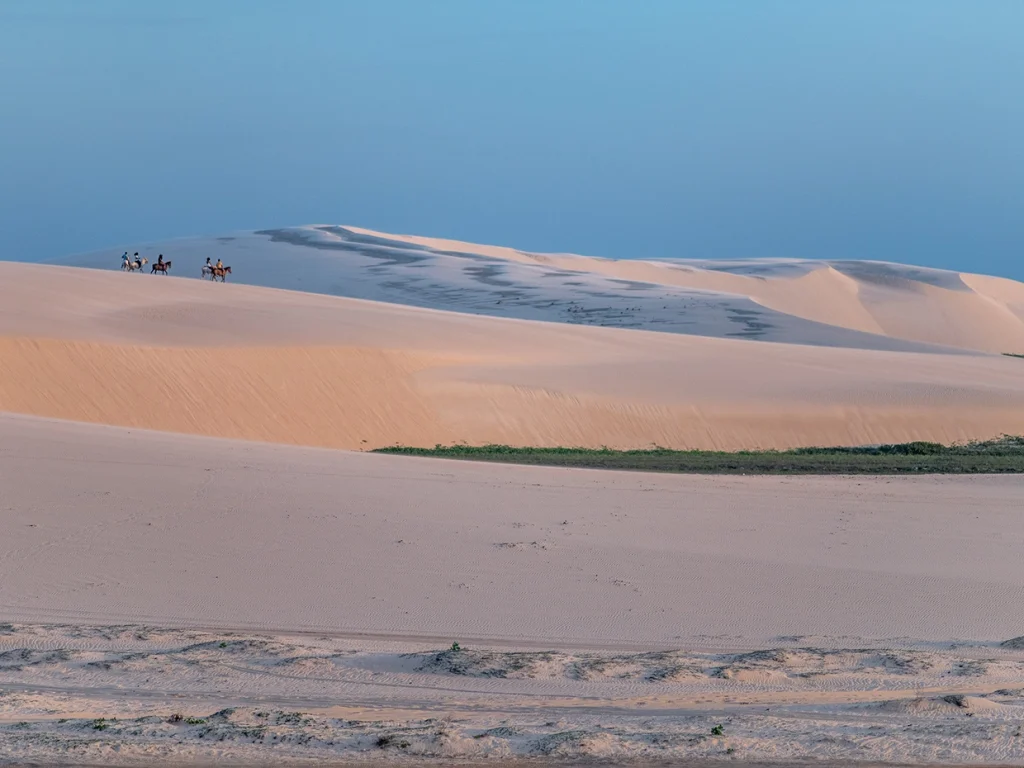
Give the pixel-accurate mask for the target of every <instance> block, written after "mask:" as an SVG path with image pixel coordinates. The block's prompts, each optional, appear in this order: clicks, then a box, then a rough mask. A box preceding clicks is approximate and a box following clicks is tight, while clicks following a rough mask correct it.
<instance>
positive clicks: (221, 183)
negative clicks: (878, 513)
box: [0, 0, 1024, 279]
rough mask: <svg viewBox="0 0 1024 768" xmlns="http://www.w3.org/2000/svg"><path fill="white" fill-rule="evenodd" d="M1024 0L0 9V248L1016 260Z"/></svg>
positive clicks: (259, 3)
mask: <svg viewBox="0 0 1024 768" xmlns="http://www.w3.org/2000/svg"><path fill="white" fill-rule="evenodd" d="M1022 30H1024V2H1020V1H1019V0H1004V1H1002V2H999V1H996V0H990V1H987V2H986V1H978V2H949V1H947V0H900V2H889V1H888V0H886V1H884V2H883V1H882V0H878V1H877V2H873V1H872V0H856V1H854V0H848V1H846V2H839V1H838V0H837V1H836V2H822V1H821V0H808V1H806V2H801V1H800V0H789V1H786V2H782V1H781V0H780V1H779V2H772V1H771V0H762V1H759V2H750V0H707V2H687V0H644V1H643V2H629V1H627V0H617V1H615V2H611V1H609V0H515V1H513V0H433V1H432V2H421V1H420V0H405V1H402V0H363V1H362V2H355V1H354V0H322V1H317V0H295V1H294V2H285V0H277V1H271V0H202V1H199V0H176V1H175V2H170V1H169V0H168V1H167V2H155V1H154V2H138V1H136V0H89V2H84V1H83V0H68V1H66V2H57V1H56V0H4V1H3V3H2V4H0V71H2V72H3V73H4V74H3V76H2V77H0V227H2V229H3V232H4V238H3V246H2V250H0V258H9V259H45V258H51V257H55V256H59V255H62V254H66V253H71V252H76V251H85V250H92V249H96V248H100V247H105V246H116V245H122V244H124V245H129V244H130V243H132V242H142V241H145V240H154V239H161V238H167V237H174V236H185V235H193V234H217V233H222V232H225V231H229V230H235V229H252V228H268V227H275V226H283V225H292V224H302V223H311V222H332V223H352V224H359V225H362V226H367V227H372V228H377V229H383V230H390V231H396V232H411V233H416V234H427V235H438V236H447V237H456V238H462V239H466V240H473V241H481V242H493V243H500V244H505V245H513V246H517V247H520V248H524V249H530V250H551V251H575V252H580V253H587V254H593V255H604V256H613V257H619V258H651V257H682V258H747V257H782V256H793V257H804V258H870V259H885V260H892V261H904V262H909V263H916V264H926V265H931V266H939V267H947V268H953V269H962V270H972V271H982V272H989V273H994V274H1002V275H1008V276H1014V277H1017V278H1022V279H1024V258H1022V256H1024V98H1022V94H1024V45H1022V44H1021V36H1022Z"/></svg>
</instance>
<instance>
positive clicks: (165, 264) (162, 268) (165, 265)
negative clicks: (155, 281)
mask: <svg viewBox="0 0 1024 768" xmlns="http://www.w3.org/2000/svg"><path fill="white" fill-rule="evenodd" d="M170 268H171V262H170V261H154V262H153V267H152V269H150V270H149V274H151V275H152V274H153V273H154V272H162V273H163V274H165V275H166V274H167V270H169V269H170Z"/></svg>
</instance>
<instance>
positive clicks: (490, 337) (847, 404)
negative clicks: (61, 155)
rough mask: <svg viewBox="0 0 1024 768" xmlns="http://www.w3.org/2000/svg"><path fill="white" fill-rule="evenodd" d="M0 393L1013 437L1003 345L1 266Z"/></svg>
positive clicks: (134, 410)
mask: <svg viewBox="0 0 1024 768" xmlns="http://www.w3.org/2000/svg"><path fill="white" fill-rule="evenodd" d="M0 302H2V305H3V310H2V313H0V356H2V359H3V361H4V367H5V375H4V377H3V378H2V379H0V410H4V411H10V412H16V413H24V414H33V415H39V416H49V417H56V418H63V419H71V420H79V421H91V422H95V423H105V424H116V425H121V426H132V427H143V428H149V429H159V430H166V431H175V432H193V433H196V434H202V435H208V436H218V437H233V438H244V439H251V440H263V441H268V442H283V443H291V444H300V445H313V446H320V447H333V448H350V449H366V448H375V447H382V446H386V445H393V444H396V443H400V444H404V445H421V446H430V445H434V444H436V443H445V444H448V443H453V442H460V441H463V442H468V443H474V444H480V443H507V444H512V445H543V446H553V445H580V446H601V445H607V446H609V447H618V448H631V447H646V446H649V445H652V444H657V445H662V446H665V447H672V448H720V449H742V448H786V447H795V446H801V445H827V444H829V445H855V444H868V443H880V442H905V441H909V440H934V441H939V442H953V441H960V440H969V439H985V438H990V437H993V436H995V435H998V434H1002V433H1006V432H1013V433H1015V432H1024V408H1022V407H1021V405H1022V404H1024V380H1022V377H1021V372H1022V371H1021V366H1020V363H1019V361H1018V360H1014V359H1010V358H1006V357H1001V356H1000V357H994V356H985V355H961V354H938V353H927V354H926V353H905V352H890V351H878V350H862V349H849V348H838V347H835V348H830V347H815V346H807V345H796V344H781V343H765V342H757V341H749V340H743V339H714V338H707V337H699V336H689V335H683V334H662V333H652V332H647V331H642V330H621V329H604V328H593V327H579V326H573V325H569V324H556V323H538V322H532V321H522V320H510V319H499V318H487V317H479V316H470V315H467V314H460V313H451V312H442V311H436V310H426V309H419V308H413V307H408V306H399V305H394V304H384V303H379V302H368V301H360V300H352V299H343V298H337V297H330V296H322V295H313V294H302V293H295V292H288V291H281V290H273V289H266V288H258V287H251V286H243V285H233V284H228V285H220V284H217V285H214V284H211V283H204V282H200V281H198V280H187V279H174V278H163V277H158V278H149V277H139V276H132V275H122V274H112V273H108V272H100V271H94V270H82V269H69V268H62V269H60V270H58V269H56V268H54V267H48V266H33V265H20V264H10V263H6V264H0Z"/></svg>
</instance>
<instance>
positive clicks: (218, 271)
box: [210, 267, 231, 283]
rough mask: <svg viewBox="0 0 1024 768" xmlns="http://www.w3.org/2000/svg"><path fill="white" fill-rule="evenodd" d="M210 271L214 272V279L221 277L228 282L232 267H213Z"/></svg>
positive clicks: (224, 281)
mask: <svg viewBox="0 0 1024 768" xmlns="http://www.w3.org/2000/svg"><path fill="white" fill-rule="evenodd" d="M210 271H211V273H212V275H211V279H212V280H214V281H216V280H217V278H218V277H219V278H220V281H221V282H222V283H226V282H227V281H228V277H227V276H228V275H230V274H231V267H211V268H210Z"/></svg>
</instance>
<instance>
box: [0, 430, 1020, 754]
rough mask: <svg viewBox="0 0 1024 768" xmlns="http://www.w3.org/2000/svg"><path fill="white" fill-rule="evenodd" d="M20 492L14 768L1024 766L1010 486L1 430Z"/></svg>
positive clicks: (1, 587) (8, 684) (1, 750)
mask: <svg viewBox="0 0 1024 768" xmlns="http://www.w3.org/2000/svg"><path fill="white" fill-rule="evenodd" d="M0 487H2V488H4V490H5V493H4V514H3V517H2V522H0V526H2V528H0V532H2V535H0V688H2V693H0V760H5V759H6V760H10V761H15V762H22V763H24V762H35V763H40V764H50V763H55V762H68V761H69V760H71V761H76V760H77V762H79V763H83V764H95V763H99V762H103V763H104V764H128V765H137V764H140V763H142V762H158V763H161V764H165V763H169V762H178V763H190V762H191V763H201V764H208V763H210V762H218V763H219V762H224V761H229V760H234V761H239V762H247V763H251V764H257V763H258V764H265V763H268V762H279V761H281V760H284V759H293V760H307V759H308V760H320V761H325V760H326V761H330V760H359V761H367V760H378V761H381V762H389V763H390V762H393V761H394V760H396V759H400V758H401V757H404V758H405V759H412V758H420V759H425V758H429V759H435V760H439V761H443V760H455V759H459V760H464V761H472V760H479V761H491V760H495V761H500V760H507V759H509V758H513V757H522V758H530V759H531V760H534V761H536V760H545V759H548V760H551V759H554V760H558V759H562V760H565V759H587V758H608V759H613V760H615V761H617V762H620V763H621V762H626V761H636V762H639V763H649V762H650V761H654V760H668V761H672V762H673V764H681V763H679V761H680V760H687V759H690V760H692V759H695V758H706V759H722V758H731V759H740V760H747V761H758V760H765V761H773V763H776V764H777V761H785V760H807V759H815V760H819V761H821V760H836V759H844V760H853V761H862V762H869V761H878V762H886V763H906V762H931V761H935V762H944V763H958V764H968V763H971V764H977V763H990V764H1000V763H1003V764H1014V763H1019V762H1020V760H1021V759H1024V741H1022V738H1021V735H1020V734H1021V730H1020V722H1021V718H1022V716H1024V651H1022V650H1021V645H1022V643H1024V641H1022V640H1021V639H1020V637H1019V636H1020V634H1021V631H1022V630H1021V623H1020V617H1021V615H1022V612H1024V570H1022V568H1021V565H1020V558H1019V557H1017V553H1018V552H1019V551H1020V548H1021V546H1024V526H1022V523H1021V517H1020V514H1019V506H1020V503H1019V502H1020V498H1021V494H1022V491H1024V479H1022V478H1020V477H1019V476H1012V477H991V476H989V477H985V476H973V477H946V478H936V477H920V478H886V477H871V478H844V477H817V478H800V479H794V478H778V477H730V478H721V477H695V476H679V475H675V476H672V475H647V474H642V473H615V472H601V471H588V470H565V469H552V468H540V467H508V466H496V465H489V464H471V463H461V462H448V461H439V460H431V459H414V458H406V457H396V456H384V455H377V454H360V453H355V452H341V451H325V450H317V449H311V448H300V447H291V446H280V445H268V444H260V443H252V442H240V441H229V440H215V439H210V438H200V437H195V436H186V435H169V434H166V433H159V432H147V431H140V430H126V429H123V428H115V427H105V426H98V425H89V424H74V423H71V422H64V421H52V420H41V419H38V418H35V417H24V416H10V415H6V416H3V415H0ZM1012 638H1017V639H1016V640H1013V639H1012ZM453 641H458V642H459V643H460V646H461V647H460V649H459V650H452V648H451V644H452V642H453Z"/></svg>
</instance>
